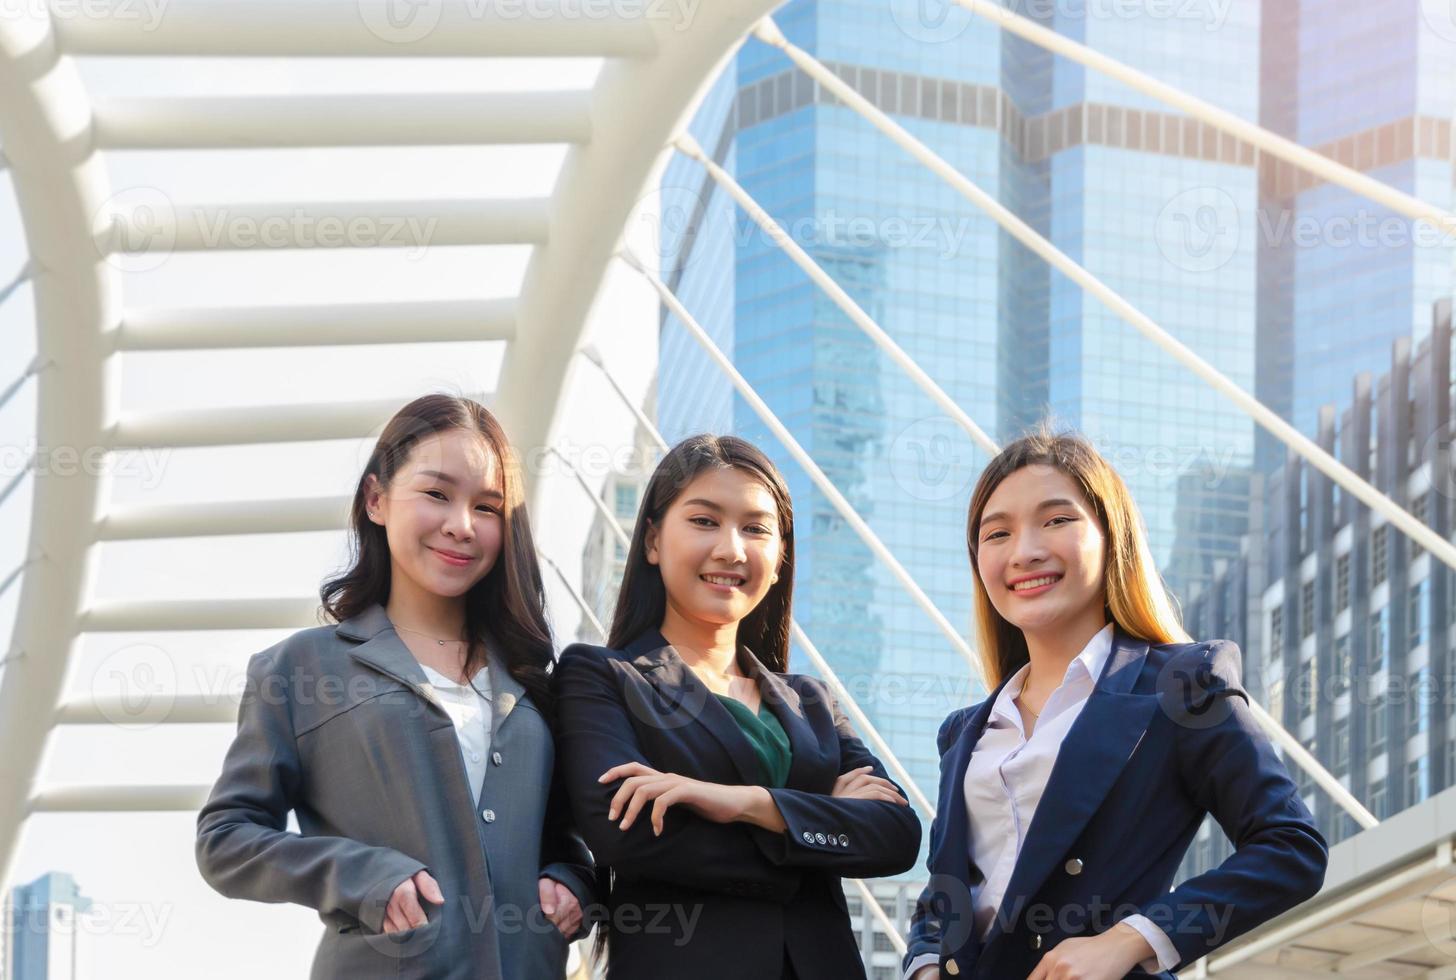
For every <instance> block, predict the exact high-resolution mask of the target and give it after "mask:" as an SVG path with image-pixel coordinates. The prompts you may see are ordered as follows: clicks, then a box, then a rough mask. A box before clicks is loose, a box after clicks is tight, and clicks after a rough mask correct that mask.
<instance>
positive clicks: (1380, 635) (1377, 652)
mask: <svg viewBox="0 0 1456 980" xmlns="http://www.w3.org/2000/svg"><path fill="white" fill-rule="evenodd" d="M1389 654H1390V630H1388V629H1386V625H1385V610H1384V609H1383V608H1381V609H1377V610H1375V611H1374V612H1372V613H1371V614H1370V663H1369V665H1368V666H1369V668H1370V673H1372V674H1378V673H1380V672H1381V671H1382V670H1384V669H1385V660H1386V657H1388V656H1389Z"/></svg>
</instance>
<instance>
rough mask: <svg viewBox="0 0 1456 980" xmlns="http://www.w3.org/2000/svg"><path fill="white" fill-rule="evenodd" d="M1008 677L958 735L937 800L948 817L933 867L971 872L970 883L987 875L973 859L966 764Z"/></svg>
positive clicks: (955, 872)
mask: <svg viewBox="0 0 1456 980" xmlns="http://www.w3.org/2000/svg"><path fill="white" fill-rule="evenodd" d="M1009 680H1010V678H1009V677H1008V678H1006V679H1005V680H1003V681H1002V682H1001V683H1000V684H998V685H997V686H996V690H994V691H992V692H991V693H990V695H989V696H988V697H987V698H986V700H984V701H982V702H981V703H980V704H978V705H976V707H975V708H974V709H972V711H971V714H970V717H969V718H967V719H966V723H965V726H964V727H962V728H961V731H960V734H959V735H957V736H956V740H955V742H954V744H952V745H951V746H950V748H949V749H947V751H948V752H949V753H950V763H949V768H948V769H946V773H945V778H943V779H942V780H941V786H940V794H939V795H940V798H939V799H938V800H936V813H938V814H940V815H941V816H943V817H944V820H945V832H944V833H943V834H941V846H940V848H939V849H938V850H937V852H936V853H935V854H932V855H930V866H931V871H932V872H934V873H935V874H946V875H953V876H955V877H956V878H957V879H964V878H965V876H966V875H967V874H968V873H969V875H970V877H969V879H968V880H969V883H971V884H975V883H977V882H979V881H980V880H981V879H982V877H984V876H983V875H982V874H981V872H980V869H979V868H976V867H975V866H974V864H973V863H972V861H971V856H970V854H971V836H970V828H969V827H968V826H967V820H968V816H967V813H966V768H967V767H968V766H969V765H970V764H971V753H972V752H974V751H975V750H976V743H977V742H979V741H980V740H981V735H982V734H983V733H984V732H985V731H986V722H987V720H988V719H990V717H991V706H992V705H994V704H995V703H996V696H997V695H998V694H1000V693H1001V688H1003V687H1005V686H1006V683H1007V681H1009Z"/></svg>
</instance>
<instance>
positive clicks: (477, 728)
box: [420, 663, 491, 806]
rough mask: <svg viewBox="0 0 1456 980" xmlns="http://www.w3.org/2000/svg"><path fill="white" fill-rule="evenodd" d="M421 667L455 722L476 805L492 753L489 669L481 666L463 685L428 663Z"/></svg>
mask: <svg viewBox="0 0 1456 980" xmlns="http://www.w3.org/2000/svg"><path fill="white" fill-rule="evenodd" d="M420 669H421V670H423V671H424V672H425V679H426V680H427V681H429V682H430V687H432V688H434V690H435V696H436V697H437V698H439V701H440V707H442V708H444V709H445V713H446V714H447V715H449V716H450V720H451V721H453V722H454V723H455V737H456V738H457V739H458V740H459V742H460V756H461V758H462V759H463V760H464V761H465V777H466V784H467V785H468V786H469V787H470V803H471V805H472V806H474V805H475V801H476V800H478V799H480V789H481V787H482V786H483V785H485V757H486V755H488V754H489V752H490V721H491V716H490V701H491V690H490V670H489V668H488V667H481V668H480V669H479V670H477V671H476V672H475V676H474V677H472V678H471V679H470V681H471V683H470V684H461V683H458V682H456V681H453V680H451V679H450V678H448V677H446V676H445V675H444V674H442V673H440V672H439V671H438V670H436V669H435V668H433V667H431V666H429V665H428V664H425V663H421V664H420ZM472 684H473V685H474V687H472V686H471V685H472Z"/></svg>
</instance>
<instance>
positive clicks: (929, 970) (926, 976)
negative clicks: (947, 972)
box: [910, 963, 940, 980]
mask: <svg viewBox="0 0 1456 980" xmlns="http://www.w3.org/2000/svg"><path fill="white" fill-rule="evenodd" d="M910 980H940V967H939V966H937V965H936V964H934V963H927V964H926V965H925V966H922V967H921V968H920V969H918V970H916V971H915V972H914V973H913V974H911V975H910Z"/></svg>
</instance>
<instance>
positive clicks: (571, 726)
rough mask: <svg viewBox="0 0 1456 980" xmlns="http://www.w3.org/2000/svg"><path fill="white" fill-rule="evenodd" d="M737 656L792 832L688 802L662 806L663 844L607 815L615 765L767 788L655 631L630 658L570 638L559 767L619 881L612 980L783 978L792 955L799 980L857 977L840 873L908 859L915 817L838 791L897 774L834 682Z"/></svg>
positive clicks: (642, 820)
mask: <svg viewBox="0 0 1456 980" xmlns="http://www.w3.org/2000/svg"><path fill="white" fill-rule="evenodd" d="M741 659H742V665H743V668H744V670H745V671H746V672H748V673H749V674H750V675H751V676H753V677H754V679H755V680H756V682H757V683H758V689H759V692H760V694H761V695H762V697H763V701H764V703H765V705H767V707H768V709H769V710H770V711H771V712H773V714H774V715H775V716H776V717H777V718H778V720H779V722H780V723H781V724H782V725H783V726H784V731H785V732H786V733H787V734H788V736H789V744H790V748H791V750H792V752H793V762H792V765H791V767H790V769H789V775H788V780H787V783H786V785H785V786H784V787H783V788H782V789H772V788H771V789H770V790H769V792H770V793H771V794H772V796H773V799H774V802H775V803H776V804H777V805H778V808H779V812H780V813H782V814H783V818H784V822H785V824H786V825H787V829H786V830H785V831H784V832H783V833H772V832H769V831H766V830H763V829H762V828H759V827H754V826H752V825H749V824H746V823H731V824H718V823H713V822H711V821H708V820H704V819H702V818H701V817H698V816H697V815H696V814H693V813H692V812H690V811H689V810H687V809H686V808H685V807H673V808H671V809H670V810H668V812H667V817H666V820H665V823H664V827H663V833H662V836H661V837H657V836H654V835H653V833H652V826H651V821H650V820H649V819H648V817H647V814H646V811H644V812H643V814H642V815H640V816H639V817H638V819H637V821H636V822H635V823H634V824H633V825H632V827H631V828H630V829H628V830H627V831H622V830H620V829H619V828H618V826H617V825H616V824H615V823H612V822H610V821H608V820H607V806H608V803H609V802H610V801H611V798H612V796H613V795H614V794H615V793H616V791H617V788H618V787H619V785H620V783H619V782H613V783H608V784H603V783H600V782H598V781H597V779H598V777H599V776H601V774H602V773H604V772H606V771H607V770H608V769H610V768H612V767H613V766H617V765H621V764H622V763H626V762H641V763H644V764H645V765H648V766H651V767H652V768H653V769H656V770H658V771H660V772H671V773H677V774H679V775H683V776H689V777H691V778H694V779H702V780H707V781H711V782H716V783H723V784H728V785H749V784H757V783H758V782H759V778H758V771H757V757H756V756H755V755H754V753H753V749H752V747H751V745H750V744H749V742H748V739H747V738H746V737H745V736H744V735H743V733H742V731H741V730H740V729H739V727H738V724H737V722H736V721H735V720H734V719H733V716H732V715H731V714H729V712H728V710H727V709H726V708H724V707H723V705H722V704H720V703H719V702H718V699H717V698H715V697H713V695H712V694H711V693H710V692H709V691H708V689H707V688H706V687H705V686H704V685H703V684H702V682H701V681H699V680H698V678H697V676H696V675H695V674H694V673H693V672H692V670H691V668H689V667H688V666H687V664H685V663H684V662H683V660H682V658H681V657H679V656H678V654H677V651H675V650H674V649H673V648H672V647H671V646H670V645H669V644H668V643H667V641H666V640H665V639H663V637H662V634H661V633H660V632H658V631H657V630H652V631H650V632H648V633H645V634H643V635H642V636H640V637H638V638H637V640H635V641H634V642H632V643H630V644H628V646H627V649H626V650H622V651H617V650H610V649H607V648H605V647H598V646H589V645H586V644H574V645H572V646H570V647H568V648H567V649H566V650H565V651H564V652H563V653H562V655H561V660H560V662H559V663H558V665H557V667H556V672H555V675H554V685H555V689H556V698H557V712H558V718H557V723H558V728H559V734H558V741H557V758H558V765H559V766H560V767H561V770H562V774H563V777H564V782H565V785H566V789H567V794H568V796H569V797H570V799H571V804H572V810H573V812H574V814H575V817H576V820H577V825H578V828H579V831H580V833H581V834H582V836H583V837H584V838H585V839H586V842H587V845H588V846H589V847H590V848H591V850H592V853H593V855H594V856H595V858H596V861H597V864H598V866H599V867H609V868H610V869H611V871H612V874H613V884H612V888H611V892H610V898H609V899H608V912H609V914H610V915H611V916H612V930H611V952H610V955H609V966H608V971H609V975H610V976H611V977H613V978H636V977H652V978H657V977H693V978H694V980H713V978H723V980H740V978H744V977H767V978H774V977H778V976H779V975H780V969H781V967H782V965H783V962H784V959H785V956H786V955H787V956H788V957H789V958H790V959H791V961H792V963H793V965H794V969H795V971H796V972H797V974H798V976H799V977H800V978H801V980H821V978H822V980H845V978H848V977H863V976H864V966H863V964H862V962H861V960H860V954H859V949H858V947H857V945H856V943H855V940H854V936H853V933H852V931H851V929H850V923H849V915H848V912H847V911H846V908H845V903H844V893H843V889H842V886H841V885H840V877H841V876H843V877H854V878H875V877H884V876H889V875H895V874H899V873H901V872H903V871H906V870H907V869H909V868H910V867H911V866H912V865H913V864H914V863H915V858H916V855H917V853H918V852H919V849H920V820H919V818H918V817H917V816H916V815H915V813H914V811H913V810H912V809H911V808H910V807H908V806H902V805H900V804H897V803H886V802H883V801H879V800H851V799H839V798H835V797H831V796H830V795H829V794H830V792H831V791H832V790H833V788H834V781H835V779H836V778H837V777H838V776H839V774H840V773H843V772H845V771H847V770H850V769H854V768H857V767H859V766H865V765H872V766H873V767H874V772H875V774H876V775H878V776H881V777H885V778H888V776H887V775H886V772H885V768H884V766H883V765H881V764H880V763H879V761H878V760H876V759H875V758H874V756H873V755H871V754H870V752H869V751H868V750H867V749H866V748H865V746H864V745H863V743H861V742H860V740H859V738H858V737H857V736H856V735H855V734H854V732H853V730H852V729H851V728H850V727H849V723H848V722H847V721H846V720H845V718H844V715H843V714H842V713H841V712H840V710H839V706H838V705H837V704H836V703H835V702H834V699H833V697H832V696H831V694H830V693H829V690H828V689H827V688H826V687H825V685H824V684H823V683H822V682H820V681H818V680H815V679H813V678H810V677H803V676H800V675H795V674H775V673H774V672H772V671H770V670H767V669H765V668H764V667H763V666H762V665H761V664H760V663H759V662H758V660H757V659H756V658H754V657H753V656H751V655H744V656H743V657H742V658H741ZM620 819H621V815H620V814H619V815H618V820H619V821H620Z"/></svg>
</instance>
